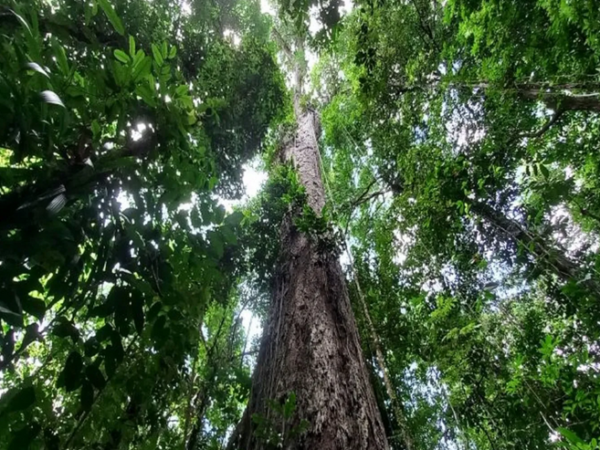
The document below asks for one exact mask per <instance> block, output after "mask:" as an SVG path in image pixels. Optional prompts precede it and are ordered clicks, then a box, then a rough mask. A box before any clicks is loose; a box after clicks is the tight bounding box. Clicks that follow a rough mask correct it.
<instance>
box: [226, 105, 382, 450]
mask: <svg viewBox="0 0 600 450" xmlns="http://www.w3.org/2000/svg"><path fill="white" fill-rule="evenodd" d="M295 100H296V101H295V104H296V108H295V109H296V117H297V124H298V128H297V133H296V136H295V139H294V140H293V141H292V142H291V143H290V144H289V145H288V147H287V148H285V149H284V150H283V158H284V160H285V161H288V162H291V163H293V165H294V166H295V168H296V170H297V172H298V176H299V179H300V180H301V182H302V184H303V186H304V188H305V189H306V194H307V202H308V205H309V206H310V207H311V208H312V209H313V210H314V211H315V213H316V214H317V215H320V214H321V211H322V209H323V206H324V205H325V190H324V188H323V181H322V179H321V171H320V164H319V154H318V151H319V150H318V144H317V140H316V136H317V132H316V121H317V118H316V115H315V113H314V112H313V111H311V110H301V108H300V106H299V102H298V95H296V99H295ZM321 247H322V246H321ZM292 393H293V394H294V395H295V397H296V406H295V408H294V409H293V412H292V413H291V417H289V418H288V417H285V414H283V413H282V412H281V411H280V407H282V406H283V405H284V404H285V402H286V400H287V399H289V398H290V394H292ZM276 405H280V406H279V407H278V406H276ZM303 424H304V425H303ZM276 435H278V437H275V436H276ZM267 441H269V442H270V443H269V442H267ZM277 441H278V443H279V444H280V445H282V447H281V448H284V449H287V450H299V449H307V450H308V449H310V450H334V449H335V450H353V449H356V450H358V449H361V450H365V449H370V450H380V449H386V448H387V441H386V436H385V432H384V427H383V424H382V420H381V417H380V412H379V410H378V407H377V403H376V400H375V396H374V393H373V390H372V387H371V385H370V382H369V373H368V370H367V367H366V364H365V361H364V358H363V354H362V352H361V346H360V342H359V336H358V330H357V326H356V323H355V319H354V315H353V313H352V309H351V306H350V301H349V297H348V291H347V289H346V285H345V279H344V275H343V272H342V270H341V267H340V264H339V261H338V257H337V255H336V252H332V251H330V250H323V249H322V248H320V247H319V245H318V242H315V239H314V238H311V237H309V236H307V235H305V234H304V233H302V232H300V231H299V230H298V229H297V228H296V227H295V226H294V221H293V216H292V214H290V215H289V216H288V217H287V218H286V219H284V223H283V224H282V227H281V255H280V266H279V268H278V270H277V273H276V280H275V287H274V291H273V296H272V300H271V306H270V310H269V315H268V319H267V322H266V324H265V328H264V333H263V337H262V342H261V348H260V352H259V355H258V360H257V363H256V370H255V373H254V378H253V384H252V394H251V398H250V402H249V404H248V407H247V409H246V412H245V414H244V417H243V419H242V422H241V423H240V426H239V427H238V429H237V431H236V433H235V434H234V436H233V438H232V441H231V443H230V448H235V449H243V450H258V449H269V448H275V446H274V445H273V444H275V443H276V442H277Z"/></svg>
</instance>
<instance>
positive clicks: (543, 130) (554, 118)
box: [513, 109, 566, 142]
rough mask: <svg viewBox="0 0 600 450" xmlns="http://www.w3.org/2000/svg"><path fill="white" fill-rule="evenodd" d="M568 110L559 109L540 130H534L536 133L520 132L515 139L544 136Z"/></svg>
mask: <svg viewBox="0 0 600 450" xmlns="http://www.w3.org/2000/svg"><path fill="white" fill-rule="evenodd" d="M565 112H566V110H564V109H559V110H557V111H556V112H555V113H554V115H553V116H552V117H551V118H550V120H548V121H547V122H546V124H545V125H544V126H543V127H542V128H540V129H539V130H538V131H536V132H534V133H523V134H519V135H518V136H517V137H516V138H514V140H513V142H514V141H518V140H519V139H523V138H529V139H536V138H539V137H542V136H543V135H544V134H545V133H546V132H547V131H548V130H549V129H550V128H552V126H553V125H555V124H556V123H557V122H558V121H559V120H560V119H561V117H562V116H563V114H564V113H565Z"/></svg>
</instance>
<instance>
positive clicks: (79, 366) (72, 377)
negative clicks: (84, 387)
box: [61, 351, 83, 392]
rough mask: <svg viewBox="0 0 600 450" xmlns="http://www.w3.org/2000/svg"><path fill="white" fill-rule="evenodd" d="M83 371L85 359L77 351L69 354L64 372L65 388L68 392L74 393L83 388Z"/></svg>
mask: <svg viewBox="0 0 600 450" xmlns="http://www.w3.org/2000/svg"><path fill="white" fill-rule="evenodd" d="M82 370H83V358H82V357H81V355H80V354H79V352H77V351H73V352H71V353H70V354H69V356H68V358H67V362H66V363H65V367H64V368H63V371H62V374H61V375H62V376H63V377H64V378H63V382H64V386H65V389H66V391H67V392H71V391H74V390H75V389H77V388H78V387H79V386H81V375H82V373H81V371H82Z"/></svg>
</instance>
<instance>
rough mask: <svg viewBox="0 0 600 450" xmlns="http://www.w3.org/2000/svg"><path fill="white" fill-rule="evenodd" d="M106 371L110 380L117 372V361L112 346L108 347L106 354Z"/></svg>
mask: <svg viewBox="0 0 600 450" xmlns="http://www.w3.org/2000/svg"><path fill="white" fill-rule="evenodd" d="M104 370H106V376H107V377H108V378H112V377H113V376H114V374H115V372H116V371H117V360H116V359H115V352H114V350H113V347H112V345H109V346H107V347H106V349H105V352H104Z"/></svg>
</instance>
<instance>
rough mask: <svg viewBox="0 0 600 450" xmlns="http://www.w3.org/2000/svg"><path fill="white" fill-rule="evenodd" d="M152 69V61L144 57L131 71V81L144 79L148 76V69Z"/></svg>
mask: <svg viewBox="0 0 600 450" xmlns="http://www.w3.org/2000/svg"><path fill="white" fill-rule="evenodd" d="M151 68H152V59H151V58H150V57H148V56H145V57H144V58H143V59H142V60H141V62H139V63H138V65H137V66H135V67H134V69H133V74H132V77H133V80H134V81H136V80H139V79H140V78H144V77H145V76H147V75H149V74H150V69H151Z"/></svg>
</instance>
